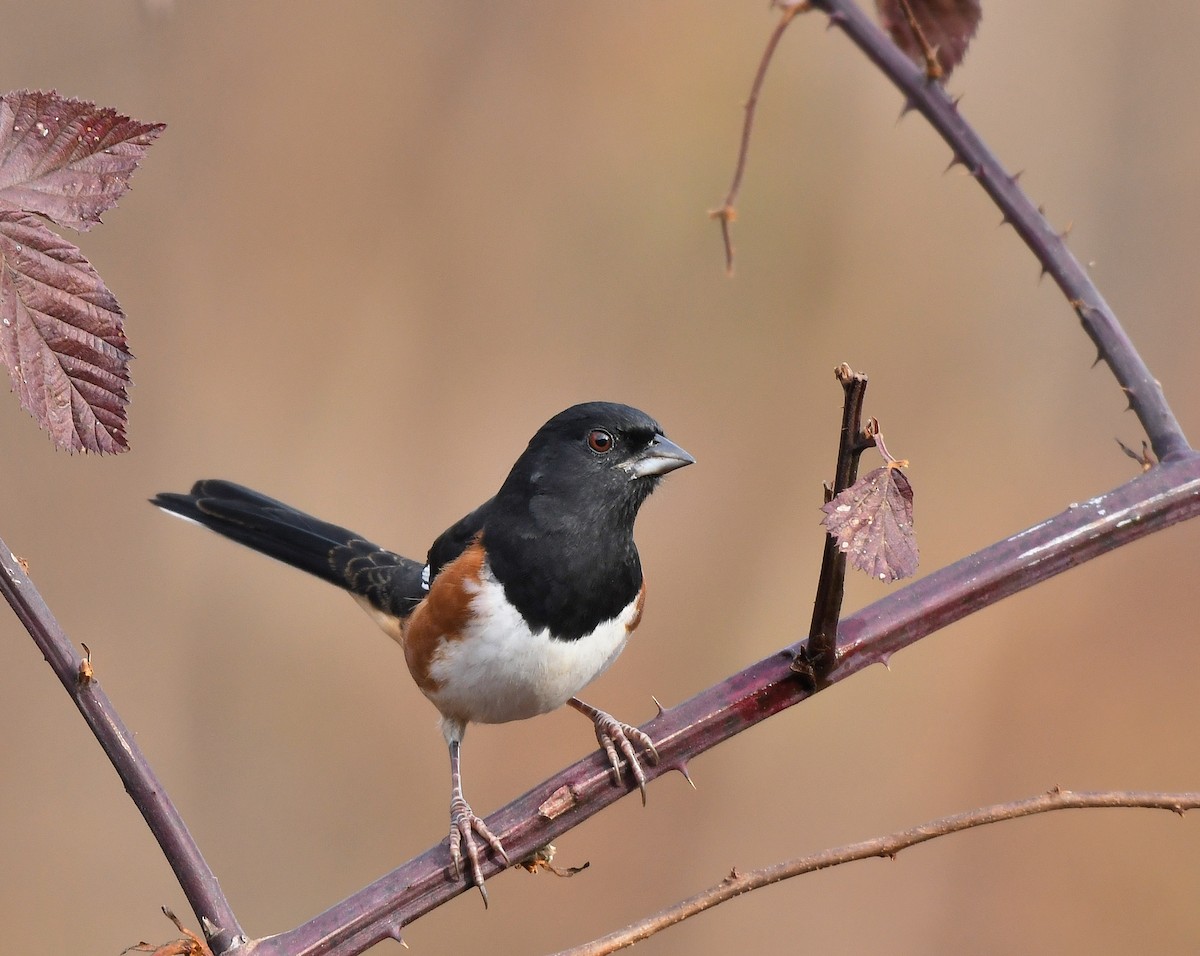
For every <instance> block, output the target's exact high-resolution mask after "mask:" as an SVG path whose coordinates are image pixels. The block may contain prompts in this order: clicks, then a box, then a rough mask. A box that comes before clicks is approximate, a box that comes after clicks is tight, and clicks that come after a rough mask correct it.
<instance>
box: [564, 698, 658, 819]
mask: <svg viewBox="0 0 1200 956" xmlns="http://www.w3.org/2000/svg"><path fill="white" fill-rule="evenodd" d="M567 703H568V704H570V705H571V706H572V707H574V708H575V709H576V710H577V711H579V712H580V713H581V714H583V716H585V717H587V718H588V719H589V720H591V722H592V723H593V724H595V725H596V739H597V740H598V741H599V742H600V746H601V747H602V748H603V749H604V752H605V753H606V754H608V762H609V763H610V764H611V765H612V772H613V779H614V780H615V781H616V783H617V786H620V785H621V757H622V756H623V757H624V758H625V762H626V763H627V764H629V772H630V773H631V774H633V779H634V780H636V781H637V785H638V789H639V790H640V791H641V792H642V806H645V805H646V774H645V772H644V771H643V770H642V765H641V764H640V763H639V762H638V757H637V750H636V748H635V747H634V744H637V746H639V747H641V748H642V749H643V750H645V751H646V757H647V759H649V761H650V763H652V764H657V763H658V751H657V750H655V749H654V741H653V740H651V739H650V737H649V736H648V735H647V734H645V733H643V732H642V731H640V730H638V729H637V728H636V727H631V726H630V725H629V724H625V723H622V722H621V721H619V720H617V719H616V718H615V717H613V716H612V714H606V713H605V712H604V711H602V710H597V709H596V708H595V707H593V706H592V705H591V704H585V703H584V702H583V701H581V700H580V699H579V698H578V697H572V698H571V699H570V700H569V701H567ZM617 751H620V755H619V756H618V753H617Z"/></svg>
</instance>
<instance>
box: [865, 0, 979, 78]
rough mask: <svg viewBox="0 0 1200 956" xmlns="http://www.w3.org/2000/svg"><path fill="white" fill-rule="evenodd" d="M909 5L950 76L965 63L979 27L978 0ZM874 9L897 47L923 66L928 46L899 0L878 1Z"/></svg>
mask: <svg viewBox="0 0 1200 956" xmlns="http://www.w3.org/2000/svg"><path fill="white" fill-rule="evenodd" d="M908 6H909V9H910V10H912V14H913V17H914V19H915V20H916V21H917V26H918V28H919V29H920V31H921V34H922V35H923V36H924V38H925V42H926V43H927V44H928V45H929V47H930V48H932V49H934V50H936V51H937V61H938V64H939V65H940V66H941V68H942V76H943V77H946V76H949V75H950V73H951V71H953V69H954V68H955V67H956V66H958V64H959V63H961V62H962V58H963V56H965V55H966V52H967V46H968V45H969V44H970V42H971V38H972V37H973V36H975V31H976V29H978V27H979V21H980V19H981V18H982V16H983V10H982V8H981V7H980V5H979V0H908ZM875 8H876V9H877V10H878V11H879V20H880V22H881V23H882V24H883V28H884V29H885V30H887V32H888V33H889V34H891V37H892V39H893V40H894V41H895V43H896V46H898V47H900V49H901V50H903V51H904V52H905V53H907V54H908V56H909V58H910V59H912V61H913V62H914V63H916V64H918V65H920V66H924V65H925V52H926V51H925V47H924V46H923V45H922V43H921V40H920V38H919V37H918V36H917V35H916V34H915V33H914V32H913V28H912V25H911V24H910V23H909V21H908V17H907V16H906V15H905V13H904V9H903V7H902V6H901V3H900V0H875Z"/></svg>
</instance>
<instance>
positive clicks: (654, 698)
mask: <svg viewBox="0 0 1200 956" xmlns="http://www.w3.org/2000/svg"><path fill="white" fill-rule="evenodd" d="M650 699H651V700H652V701H654V706H655V707H657V708H658V716H659V717H661V716H662V715H663V714H665V713H666V711H665V710H664V709H663V705H662V704H660V703H659V702H658V698H657V697H655V696H654V695H653V694H651V695H650Z"/></svg>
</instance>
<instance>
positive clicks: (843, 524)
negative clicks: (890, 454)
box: [821, 465, 917, 581]
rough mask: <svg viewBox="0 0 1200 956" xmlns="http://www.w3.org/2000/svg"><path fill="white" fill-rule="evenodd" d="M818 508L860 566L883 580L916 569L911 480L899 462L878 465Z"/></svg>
mask: <svg viewBox="0 0 1200 956" xmlns="http://www.w3.org/2000/svg"><path fill="white" fill-rule="evenodd" d="M821 510H823V511H824V512H825V517H824V518H823V519H822V521H821V523H822V524H823V525H824V526H825V529H826V530H827V531H828V532H829V533H830V534H832V535H834V536H835V537H836V538H837V543H838V548H839V550H841V551H842V552H843V553H845V554H846V556H847V557H848V558H849V559H850V563H851V564H853V565H854V566H855V567H856V568H858V569H859V570H860V571H864V572H866V573H867V574H869V575H870V576H871V577H873V578H878V579H879V580H881V581H897V580H899V579H900V578H906V577H908V576H909V575H911V574H913V573H915V572H916V570H917V538H916V533H915V532H914V530H913V492H912V485H910V484H909V483H908V479H907V478H905V477H904V474H903V473H902V472H901V471H900V469H899V468H897V467H895V466H888V465H884V466H883V467H882V468H876V469H875V470H874V471H872V472H870V473H869V474H867V475H865V476H863V477H862V478H860V479H859V480H858V481H856V482H855V483H854V484H852V485H851V486H850V487H849V488H847V489H846V490H845V491H843V492H842V493H841V494H839V495H838V496H837V497H835V498H834V499H833V500H832V501H830V502H829V503H828V504H825V505H824V506H822V509H821Z"/></svg>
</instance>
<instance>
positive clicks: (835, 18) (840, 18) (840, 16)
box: [825, 10, 846, 30]
mask: <svg viewBox="0 0 1200 956" xmlns="http://www.w3.org/2000/svg"><path fill="white" fill-rule="evenodd" d="M845 22H846V14H844V13H842V11H841V10H834V11H833V13H831V14H829V26H827V27H826V28H825V29H827V30H828V29H829V27H832V26H834V25H837V26H839V27H840V26H841V25H842V24H844V23H845Z"/></svg>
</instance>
